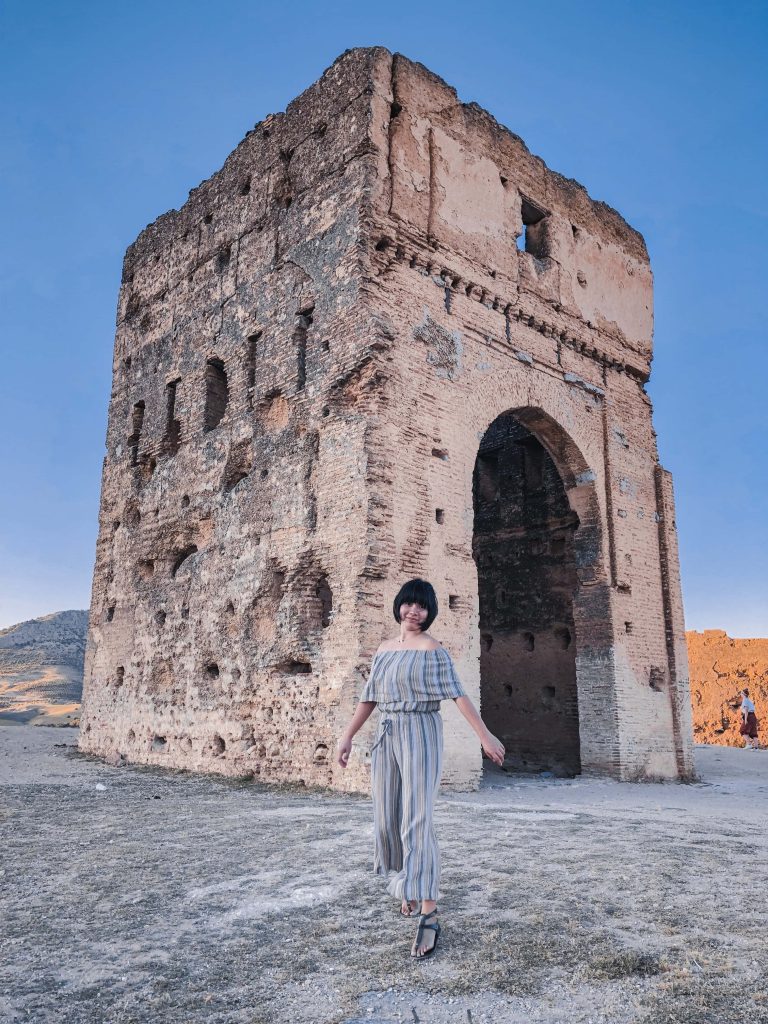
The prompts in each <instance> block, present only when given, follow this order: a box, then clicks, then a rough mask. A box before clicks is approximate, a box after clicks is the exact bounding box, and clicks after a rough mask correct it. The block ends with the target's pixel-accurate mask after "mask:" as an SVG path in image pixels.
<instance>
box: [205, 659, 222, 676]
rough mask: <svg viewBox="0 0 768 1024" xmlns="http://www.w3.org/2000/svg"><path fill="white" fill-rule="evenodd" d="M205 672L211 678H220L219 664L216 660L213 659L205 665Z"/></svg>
mask: <svg viewBox="0 0 768 1024" xmlns="http://www.w3.org/2000/svg"><path fill="white" fill-rule="evenodd" d="M205 674H206V675H207V676H208V678H209V679H218V678H219V666H218V665H217V664H216V662H215V661H211V662H209V663H208V664H207V665H206V666H205Z"/></svg>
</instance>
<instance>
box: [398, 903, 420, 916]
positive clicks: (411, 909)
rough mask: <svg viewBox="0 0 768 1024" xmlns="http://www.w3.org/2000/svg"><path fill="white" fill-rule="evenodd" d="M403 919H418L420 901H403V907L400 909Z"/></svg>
mask: <svg viewBox="0 0 768 1024" xmlns="http://www.w3.org/2000/svg"><path fill="white" fill-rule="evenodd" d="M400 916H401V917H418V916H419V901H418V900H403V903H402V906H401V907H400Z"/></svg>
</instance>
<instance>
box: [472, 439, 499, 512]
mask: <svg viewBox="0 0 768 1024" xmlns="http://www.w3.org/2000/svg"><path fill="white" fill-rule="evenodd" d="M475 474H476V481H475V486H476V489H477V495H478V498H479V499H480V501H481V502H486V503H487V502H496V501H498V500H499V456H498V454H497V453H496V452H489V453H487V454H485V455H483V454H482V453H481V454H479V455H478V456H477V466H476V469H475Z"/></svg>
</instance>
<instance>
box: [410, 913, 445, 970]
mask: <svg viewBox="0 0 768 1024" xmlns="http://www.w3.org/2000/svg"><path fill="white" fill-rule="evenodd" d="M436 913H437V907H435V909H434V910H431V911H430V912H429V913H428V914H419V927H418V928H417V929H416V941H415V942H414V944H413V945H414V947H415V948H416V949H418V948H419V946H420V945H421V940H422V938H423V937H424V929H425V928H431V929H432V931H433V932H434V933H435V941H434V942H433V944H432V946H431V947H430V948H429V949H428V950H427V951H426V953H422V954H421V956H417V955H416V953H415V952H413V951H412V952H411V956H412V957H413V959H414V960H424V959H425V958H426V957H428V956H432V954H433V953H434V952H435V950H436V949H437V940H438V939H439V938H440V922H439V921H433V922H432V924H427V919H428V918H430V917H432V915H433V914H436Z"/></svg>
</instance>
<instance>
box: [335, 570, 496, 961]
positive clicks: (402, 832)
mask: <svg viewBox="0 0 768 1024" xmlns="http://www.w3.org/2000/svg"><path fill="white" fill-rule="evenodd" d="M392 611H393V613H394V616H395V621H396V622H397V623H399V625H400V633H399V636H396V637H393V639H391V640H385V641H384V643H383V644H381V646H380V647H379V649H378V651H377V652H376V654H375V655H374V658H373V663H372V665H371V672H370V676H369V678H368V682H367V684H366V686H365V688H364V690H363V692H362V694H361V695H360V703H359V704H358V706H357V709H356V710H355V713H354V715H353V717H352V721H351V722H350V723H349V727H348V728H347V731H346V732H345V733H344V735H343V736H342V738H341V740H340V741H339V745H338V748H337V754H338V763H339V764H340V765H341V766H342V768H346V767H347V764H348V761H349V755H350V753H351V751H352V738H353V736H354V735H355V733H356V732H357V731H358V730H359V729H360V728H361V727H362V725H363V724H364V723H365V722H366V721H367V720H368V718H370V716H371V714H372V713H373V709H374V708H375V707H376V705H377V704H378V705H379V711H380V712H381V721H380V724H379V730H378V733H377V737H376V741H375V743H374V745H373V747H372V748H371V793H372V797H373V820H374V836H375V852H374V863H373V869H374V871H375V872H376V874H379V875H386V874H387V873H388V872H390V871H391V872H394V875H393V877H392V879H391V880H390V883H389V885H388V887H387V891H388V892H390V893H391V894H392V895H393V896H395V897H397V898H398V899H400V900H401V901H402V905H401V908H400V913H401V914H402V916H403V917H416V916H418V919H419V923H418V928H417V931H416V938H415V940H414V943H413V947H412V949H411V956H414V957H423V956H429V955H431V954H432V953H433V952H434V951H435V948H436V946H437V938H438V935H439V934H440V924H439V922H438V920H437V896H438V885H439V881H440V850H439V848H438V845H437V840H436V838H435V833H434V827H433V824H432V810H433V805H434V800H435V797H436V795H437V790H438V787H439V785H440V773H441V768H442V755H443V721H442V718H441V717H440V701H441V700H449V699H450V700H454V701H455V702H456V706H457V707H458V709H459V711H461V713H462V715H463V716H464V717H465V718H466V720H467V721H468V722H469V724H470V725H471V726H472V728H473V729H474V731H475V732H476V733H477V735H478V736H479V737H480V742H481V744H482V746H483V750H484V751H485V753H486V754H487V755H488V757H490V758H491V760H492V761H495V763H496V764H498V765H501V764H503V763H504V746H503V745H502V744H501V743H500V742H499V740H498V739H497V738H496V737H495V736H494V735H492V733H490V732H489V731H488V729H487V728H486V726H485V724H484V723H483V720H482V719H481V718H480V715H479V714H478V713H477V710H476V709H475V706H474V704H473V703H472V701H471V700H470V699H469V697H468V696H467V695H466V694H465V693H464V689H463V687H462V685H461V683H460V682H459V679H458V677H457V675H456V671H455V669H454V667H453V662H452V661H451V656H450V655H449V654H448V652H447V651H446V650H444V649H443V647H442V646H441V645H440V643H439V642H438V641H437V640H435V638H434V637H433V636H431V635H430V634H429V633H428V632H427V630H428V629H429V627H430V626H431V625H432V623H433V622H434V621H435V618H436V617H437V596H436V594H435V591H434V588H433V587H432V585H431V584H429V583H427V582H426V581H425V580H419V579H415V580H410V581H409V582H408V583H406V584H405V585H404V586H403V587H402V588H401V590H400V592H399V593H398V595H397V597H396V598H395V600H394V602H393V605H392ZM419 901H420V902H421V912H420V913H419Z"/></svg>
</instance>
